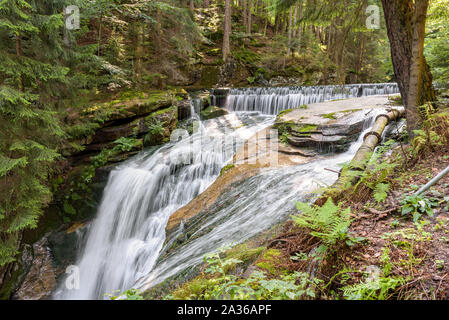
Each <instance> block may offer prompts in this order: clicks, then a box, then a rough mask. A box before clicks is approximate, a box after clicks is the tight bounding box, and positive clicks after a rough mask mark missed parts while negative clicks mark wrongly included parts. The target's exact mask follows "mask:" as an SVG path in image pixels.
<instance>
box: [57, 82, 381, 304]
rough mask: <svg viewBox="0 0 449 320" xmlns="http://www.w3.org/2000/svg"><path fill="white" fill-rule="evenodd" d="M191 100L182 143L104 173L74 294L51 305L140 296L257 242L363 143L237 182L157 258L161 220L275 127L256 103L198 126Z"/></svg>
mask: <svg viewBox="0 0 449 320" xmlns="http://www.w3.org/2000/svg"><path fill="white" fill-rule="evenodd" d="M267 90H268V89H267ZM198 101H199V100H192V104H191V111H192V117H193V118H194V120H197V121H195V123H196V130H195V131H194V133H193V134H192V135H190V136H189V135H188V133H187V132H185V133H182V132H181V133H179V135H177V136H175V139H172V142H170V143H168V144H166V145H164V146H162V147H160V148H159V149H157V150H156V151H154V150H152V151H143V152H141V153H140V154H139V155H137V156H135V157H134V158H132V159H130V160H128V161H126V162H125V163H123V164H122V165H120V166H118V167H117V168H116V169H114V170H113V171H112V172H111V173H110V176H109V180H108V183H107V186H106V188H105V190H104V192H103V199H102V202H101V205H100V207H99V208H98V212H97V216H96V218H95V220H94V221H93V222H92V223H91V225H90V227H89V230H88V235H87V241H86V243H85V244H84V245H83V249H82V250H81V252H80V253H79V259H78V261H77V266H78V267H79V270H80V286H79V289H75V290H68V289H67V288H66V286H65V283H64V281H62V283H61V284H60V286H59V288H58V290H57V291H56V292H55V293H54V298H55V299H102V298H103V295H104V294H105V293H113V292H115V291H117V290H119V291H123V290H126V289H129V288H131V287H135V288H139V289H141V290H145V289H148V288H150V287H152V286H154V285H156V284H158V283H160V282H161V281H163V280H165V279H167V278H168V277H170V276H173V275H175V274H177V273H179V272H180V271H183V270H185V269H186V268H189V267H192V266H194V265H197V264H199V263H201V262H202V259H203V256H204V255H205V254H206V253H208V252H211V251H214V250H217V249H218V248H220V247H222V246H225V245H228V244H231V243H234V244H236V243H240V242H243V241H245V240H246V239H248V238H250V237H252V236H254V235H257V234H258V233H260V232H261V231H263V230H266V229H268V228H270V227H271V226H273V225H274V224H276V223H279V222H281V221H282V220H283V219H285V218H286V217H288V215H289V214H291V213H292V212H293V211H294V205H295V202H294V201H295V200H297V201H300V200H303V201H307V200H308V199H310V198H311V197H313V194H312V192H313V191H314V190H315V189H316V188H317V187H321V186H323V185H330V184H332V183H333V182H334V181H335V180H336V179H337V175H336V174H335V173H332V172H330V171H327V170H324V168H333V169H336V170H338V169H339V164H341V163H344V162H346V161H349V160H350V159H351V158H352V157H353V155H354V154H355V152H356V151H357V149H358V148H359V147H360V145H361V143H362V137H363V135H364V133H362V134H361V135H360V138H359V139H358V141H356V142H354V143H353V144H352V145H351V147H350V149H349V150H348V151H347V152H345V153H343V154H340V155H332V154H329V155H327V156H321V157H320V158H318V159H317V160H316V161H313V162H310V163H307V164H302V165H297V166H293V167H286V168H272V169H270V168H268V169H264V170H262V171H261V173H260V174H257V175H256V176H253V177H251V178H249V179H247V180H244V181H243V182H242V183H241V184H240V185H239V186H236V187H235V188H232V189H231V190H230V191H227V192H225V193H223V194H222V195H221V196H220V197H219V199H218V201H217V202H218V204H217V210H216V211H215V212H214V213H213V214H210V215H209V216H207V218H206V219H205V220H204V221H202V223H201V225H200V226H199V227H198V228H197V230H196V231H195V234H193V235H192V236H191V238H192V239H194V240H191V241H187V242H186V243H185V244H184V245H182V246H181V247H180V248H178V249H177V250H175V251H174V252H173V253H171V254H170V255H168V256H166V257H164V258H163V259H159V258H160V257H159V255H160V253H161V252H164V249H165V248H164V242H165V241H166V234H165V228H166V225H167V222H168V219H169V218H170V216H171V214H173V213H174V212H175V211H176V210H177V209H179V208H181V207H183V206H185V205H186V204H187V203H189V202H190V201H191V200H192V199H194V198H195V197H196V196H197V195H199V194H200V193H202V192H203V191H204V190H206V189H207V188H208V187H209V186H210V185H211V184H212V183H213V182H214V181H215V180H216V178H217V177H218V175H219V174H220V170H221V168H223V167H224V166H225V165H226V164H227V163H229V162H230V161H231V160H232V157H233V155H234V154H235V152H236V150H238V149H239V148H240V147H241V146H242V145H243V143H244V142H245V141H246V140H247V139H249V138H250V137H251V136H253V135H254V134H255V133H256V132H258V131H260V130H262V129H263V128H266V127H268V126H270V125H272V124H273V122H274V119H275V116H274V115H270V113H272V112H268V111H267V109H265V105H264V104H260V105H259V107H258V108H257V109H256V111H253V112H249V111H248V110H246V111H245V112H232V113H230V114H229V115H227V116H223V117H220V118H217V119H212V120H208V121H204V122H201V121H199V116H198V113H197V112H198V111H199V110H198V109H199V107H198ZM231 102H232V98H231ZM247 105H248V104H243V105H242V107H239V106H240V104H234V106H237V107H236V110H242V109H243V110H245V108H246V107H245V106H247ZM195 109H196V110H195ZM253 109H254V108H253ZM270 110H271V109H270ZM271 111H272V110H271ZM376 115H377V111H373V112H371V113H370V114H369V116H370V118H369V119H366V120H367V121H366V122H365V129H366V130H369V128H370V127H371V125H372V121H373V120H374V118H375V116H376ZM172 138H173V136H172ZM181 138H182V139H181ZM223 141H232V143H223ZM229 199H232V201H229ZM181 228H182V227H181ZM179 232H182V230H180V231H179ZM166 246H167V244H166Z"/></svg>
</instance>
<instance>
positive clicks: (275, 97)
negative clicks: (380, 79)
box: [226, 83, 399, 115]
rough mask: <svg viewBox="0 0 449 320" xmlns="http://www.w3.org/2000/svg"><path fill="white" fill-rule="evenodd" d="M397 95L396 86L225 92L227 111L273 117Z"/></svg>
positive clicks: (255, 89)
mask: <svg viewBox="0 0 449 320" xmlns="http://www.w3.org/2000/svg"><path fill="white" fill-rule="evenodd" d="M398 92H399V88H398V85H397V84H396V83H379V84H352V85H345V86H337V85H333V86H310V87H267V88H241V89H231V90H230V91H229V94H228V96H227V100H226V108H227V109H228V110H230V111H259V112H261V113H264V114H273V115H276V114H279V112H281V111H282V110H286V109H294V108H299V107H300V106H302V105H307V104H311V103H319V102H324V101H331V100H338V99H348V98H356V97H362V96H363V97H364V96H373V95H384V94H394V93H398Z"/></svg>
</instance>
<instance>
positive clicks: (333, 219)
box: [292, 198, 351, 246]
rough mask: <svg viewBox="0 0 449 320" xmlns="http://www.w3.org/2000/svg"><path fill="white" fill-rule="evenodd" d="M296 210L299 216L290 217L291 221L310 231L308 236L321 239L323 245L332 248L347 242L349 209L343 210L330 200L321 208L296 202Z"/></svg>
mask: <svg viewBox="0 0 449 320" xmlns="http://www.w3.org/2000/svg"><path fill="white" fill-rule="evenodd" d="M296 208H297V209H298V210H299V211H300V212H301V214H299V215H295V216H292V219H293V221H294V222H295V223H296V224H297V225H298V226H299V227H302V228H307V229H309V230H311V231H310V234H311V235H313V236H315V237H317V238H319V239H321V241H322V242H323V243H324V244H325V245H327V246H332V245H335V244H336V242H337V241H346V240H349V238H350V237H349V235H348V228H349V225H350V224H351V218H350V214H351V208H347V209H344V210H343V209H342V208H341V207H340V206H339V205H338V206H337V205H335V204H334V202H333V201H332V199H331V198H329V199H328V200H327V201H326V203H325V204H324V205H323V206H322V207H319V206H311V205H309V204H307V203H302V202H297V203H296Z"/></svg>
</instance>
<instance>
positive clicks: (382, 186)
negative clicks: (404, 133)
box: [350, 140, 398, 203]
mask: <svg viewBox="0 0 449 320" xmlns="http://www.w3.org/2000/svg"><path fill="white" fill-rule="evenodd" d="M393 143H395V141H394V140H388V141H386V142H385V143H384V144H383V145H382V146H380V147H378V149H377V150H376V152H375V153H374V154H373V155H372V156H371V157H370V160H369V162H368V165H367V168H368V169H367V170H364V171H363V172H359V171H356V170H354V171H350V174H351V175H353V176H354V177H358V178H359V180H358V181H357V183H356V184H355V185H354V187H353V192H354V193H357V192H358V190H359V188H360V187H361V186H362V185H363V186H366V187H368V188H370V189H371V190H372V191H373V196H374V199H375V201H376V202H377V203H382V202H384V201H385V200H386V198H387V196H388V191H389V190H390V181H389V177H390V175H391V173H392V172H393V171H394V170H395V169H396V168H397V167H398V163H396V162H395V161H382V160H381V158H382V156H383V155H384V153H385V152H386V151H387V150H389V149H391V146H392V145H393Z"/></svg>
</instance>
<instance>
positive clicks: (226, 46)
mask: <svg viewBox="0 0 449 320" xmlns="http://www.w3.org/2000/svg"><path fill="white" fill-rule="evenodd" d="M230 34H231V0H225V18H224V28H223V60H224V61H225V62H226V61H227V60H228V57H229V55H230V54H231V46H230V43H229V36H230Z"/></svg>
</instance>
